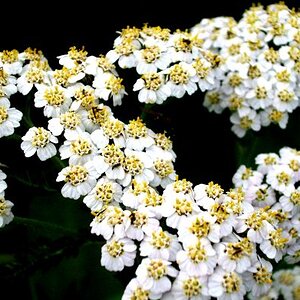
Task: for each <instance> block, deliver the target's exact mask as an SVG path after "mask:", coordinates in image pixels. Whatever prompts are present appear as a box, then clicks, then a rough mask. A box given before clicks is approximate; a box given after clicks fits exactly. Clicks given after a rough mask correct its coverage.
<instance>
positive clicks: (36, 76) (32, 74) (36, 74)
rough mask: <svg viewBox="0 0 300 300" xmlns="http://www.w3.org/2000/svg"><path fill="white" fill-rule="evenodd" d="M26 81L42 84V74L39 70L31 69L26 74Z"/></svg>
mask: <svg viewBox="0 0 300 300" xmlns="http://www.w3.org/2000/svg"><path fill="white" fill-rule="evenodd" d="M26 80H27V81H28V82H29V83H42V82H43V80H44V76H43V72H42V70H41V69H37V68H31V69H29V70H28V72H27V73H26Z"/></svg>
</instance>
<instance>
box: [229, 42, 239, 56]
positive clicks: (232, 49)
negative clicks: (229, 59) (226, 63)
mask: <svg viewBox="0 0 300 300" xmlns="http://www.w3.org/2000/svg"><path fill="white" fill-rule="evenodd" d="M240 49H241V44H232V45H230V46H229V47H228V53H229V54H230V55H238V54H239V53H240Z"/></svg>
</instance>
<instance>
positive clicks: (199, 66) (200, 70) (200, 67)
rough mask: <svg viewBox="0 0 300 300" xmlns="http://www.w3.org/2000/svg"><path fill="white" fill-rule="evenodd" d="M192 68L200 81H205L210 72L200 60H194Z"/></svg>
mask: <svg viewBox="0 0 300 300" xmlns="http://www.w3.org/2000/svg"><path fill="white" fill-rule="evenodd" d="M193 67H194V69H195V70H196V73H197V76H198V77H199V78H200V79H205V78H206V77H207V75H208V74H209V72H210V70H211V69H210V68H209V67H208V66H207V65H205V63H204V62H203V61H202V60H201V59H200V58H196V59H195V60H194V62H193Z"/></svg>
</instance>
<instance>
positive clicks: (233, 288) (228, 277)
mask: <svg viewBox="0 0 300 300" xmlns="http://www.w3.org/2000/svg"><path fill="white" fill-rule="evenodd" d="M222 284H223V287H224V289H225V292H226V293H227V294H232V293H235V292H238V291H239V290H240V286H241V279H240V278H239V277H238V275H237V274H236V273H234V272H230V273H226V274H225V275H224V276H223V282H222Z"/></svg>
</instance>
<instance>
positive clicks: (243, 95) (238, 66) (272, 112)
mask: <svg viewBox="0 0 300 300" xmlns="http://www.w3.org/2000/svg"><path fill="white" fill-rule="evenodd" d="M191 33H192V35H193V36H194V37H197V38H198V39H199V40H202V41H203V43H202V47H203V48H204V49H208V50H211V51H213V52H215V53H216V54H219V55H220V57H221V62H220V68H219V75H220V77H219V78H220V80H221V81H220V85H219V86H215V87H214V88H213V89H212V90H211V91H209V92H207V93H206V95H205V99H204V106H206V107H207V109H208V110H209V111H213V112H215V113H221V112H222V111H223V110H224V109H228V110H229V111H230V112H231V116H230V121H231V123H232V124H233V125H232V130H233V132H234V133H235V134H236V135H237V136H238V137H243V136H244V135H245V133H246V132H247V130H254V131H258V130H260V128H261V126H269V125H270V124H271V123H273V124H276V125H279V126H280V128H285V127H286V126H287V122H288V117H289V114H290V113H292V112H293V111H294V110H295V109H296V108H297V107H298V106H299V97H300V93H299V83H300V76H299V72H300V15H299V12H296V11H295V10H291V9H289V8H288V7H287V6H286V5H285V4H283V3H278V4H272V5H269V6H267V7H266V8H264V7H263V6H261V5H257V6H253V7H251V8H250V9H248V10H246V11H245V12H244V14H243V16H242V18H241V19H240V20H239V21H238V22H237V21H235V20H234V19H233V18H231V17H217V18H214V19H203V20H202V21H201V22H200V23H199V24H196V25H195V26H194V27H193V28H191Z"/></svg>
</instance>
